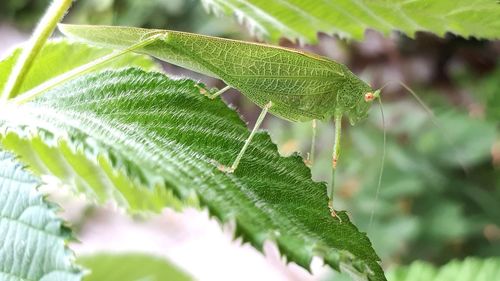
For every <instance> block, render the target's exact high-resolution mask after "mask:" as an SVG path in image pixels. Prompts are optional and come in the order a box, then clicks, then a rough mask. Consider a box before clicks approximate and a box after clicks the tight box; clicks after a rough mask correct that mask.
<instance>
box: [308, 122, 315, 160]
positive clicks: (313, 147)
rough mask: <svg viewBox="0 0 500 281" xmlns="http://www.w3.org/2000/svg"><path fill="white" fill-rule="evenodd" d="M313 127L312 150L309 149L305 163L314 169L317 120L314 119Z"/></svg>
mask: <svg viewBox="0 0 500 281" xmlns="http://www.w3.org/2000/svg"><path fill="white" fill-rule="evenodd" d="M311 127H312V137H311V148H310V149H309V153H308V154H307V159H306V161H305V163H306V165H307V166H308V167H312V165H313V162H314V150H315V143H316V119H313V120H312V121H311Z"/></svg>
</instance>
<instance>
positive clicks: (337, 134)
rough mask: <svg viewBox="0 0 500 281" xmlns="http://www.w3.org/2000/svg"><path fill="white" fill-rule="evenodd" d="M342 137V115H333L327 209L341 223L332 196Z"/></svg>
mask: <svg viewBox="0 0 500 281" xmlns="http://www.w3.org/2000/svg"><path fill="white" fill-rule="evenodd" d="M341 135H342V114H336V115H335V144H334V145H333V153H332V179H331V182H330V190H329V191H330V192H329V194H328V199H329V201H328V208H329V209H330V213H331V215H332V217H336V218H338V219H339V221H340V222H342V219H341V218H340V217H339V216H337V213H336V212H335V209H334V208H333V196H334V190H335V174H336V170H337V164H338V161H339V156H340V137H341Z"/></svg>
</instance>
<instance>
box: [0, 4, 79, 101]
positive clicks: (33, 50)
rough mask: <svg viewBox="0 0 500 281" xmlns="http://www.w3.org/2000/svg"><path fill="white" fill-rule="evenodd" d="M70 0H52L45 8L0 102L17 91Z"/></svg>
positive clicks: (10, 76) (67, 7)
mask: <svg viewBox="0 0 500 281" xmlns="http://www.w3.org/2000/svg"><path fill="white" fill-rule="evenodd" d="M72 2H73V1H72V0H54V1H53V2H52V4H51V5H50V7H49V8H48V9H47V11H46V12H45V15H44V16H43V18H42V19H41V20H40V22H39V23H38V25H37V27H36V29H35V31H34V32H33V35H32V36H31V38H30V40H29V41H28V43H27V44H26V46H25V47H24V48H23V51H22V53H21V55H20V56H19V58H18V60H17V62H16V65H15V66H14V69H13V70H12V72H11V73H10V75H9V79H8V80H7V84H6V85H5V88H4V90H3V92H2V96H1V97H0V102H1V103H4V102H6V101H7V100H8V99H10V98H12V97H13V96H15V95H16V94H17V93H18V91H19V89H20V88H21V85H22V83H23V81H24V79H25V78H26V74H27V73H28V71H29V69H30V68H31V65H32V64H33V61H34V60H35V58H36V56H37V55H38V53H39V52H40V50H41V49H42V47H43V45H44V43H45V41H47V38H48V37H49V36H50V35H51V34H52V32H53V31H54V29H55V27H56V25H57V23H58V22H59V21H60V20H61V19H62V17H63V16H64V14H65V13H66V11H67V10H68V9H69V7H70V6H71V3H72Z"/></svg>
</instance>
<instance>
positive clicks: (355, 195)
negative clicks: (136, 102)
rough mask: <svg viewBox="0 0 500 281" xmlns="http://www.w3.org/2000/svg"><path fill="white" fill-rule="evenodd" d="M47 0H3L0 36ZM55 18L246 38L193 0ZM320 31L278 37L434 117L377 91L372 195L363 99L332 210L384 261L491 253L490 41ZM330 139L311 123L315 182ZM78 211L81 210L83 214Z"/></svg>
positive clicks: (496, 78) (497, 214) (494, 179)
mask: <svg viewBox="0 0 500 281" xmlns="http://www.w3.org/2000/svg"><path fill="white" fill-rule="evenodd" d="M48 3H49V1H48V0H37V1H28V0H2V1H1V2H0V17H1V20H0V31H1V32H2V33H3V34H1V37H2V38H5V37H6V36H9V34H12V32H14V31H13V30H15V34H25V33H26V34H29V32H31V29H32V28H33V26H34V25H35V24H36V22H37V21H38V19H39V17H40V16H41V14H42V13H43V11H44V10H45V8H46V7H47V5H48ZM65 21H66V22H72V23H87V24H113V25H131V26H141V27H151V28H163V29H174V30H183V31H189V32H194V33H202V34H208V35H215V36H222V37H229V38H237V39H243V40H253V38H252V37H251V36H250V34H248V32H246V30H245V29H244V27H242V26H240V25H238V24H237V22H236V21H235V20H234V19H228V18H217V17H215V16H214V15H210V14H208V13H207V12H206V11H205V10H204V9H203V7H202V6H201V4H200V3H199V1H197V0H169V1H163V0H151V1H135V0H115V1H113V0H87V1H77V2H76V3H75V5H74V7H73V8H72V10H71V11H70V13H69V16H68V17H67V18H66V19H65ZM318 36H319V37H320V43H319V44H318V45H315V46H297V45H295V44H294V43H293V42H289V41H286V40H283V41H282V42H281V44H282V45H284V46H292V47H297V48H304V49H306V50H309V51H312V52H315V53H318V54H321V55H325V56H329V57H331V58H333V59H335V60H337V61H339V62H342V63H345V64H347V65H348V66H349V67H350V68H351V69H352V70H353V71H354V72H355V73H356V74H358V75H360V76H361V77H362V78H363V79H364V80H365V81H367V82H369V83H370V84H371V85H372V86H373V87H380V86H382V85H384V84H385V83H386V82H388V81H404V82H405V83H407V84H408V85H409V86H410V87H412V88H413V89H414V90H415V91H416V92H417V93H418V94H419V96H420V97H421V98H422V99H423V100H424V101H425V102H426V103H427V105H428V106H429V107H430V108H431V109H432V110H433V112H434V113H435V115H436V118H435V119H434V120H433V119H432V118H430V117H431V116H430V115H429V114H428V113H427V112H426V111H425V110H424V109H423V108H422V106H420V105H419V104H418V103H417V102H416V101H415V99H414V98H413V97H411V95H410V94H409V93H408V92H407V91H406V90H405V89H404V88H403V87H401V86H399V85H398V84H396V83H393V84H390V85H389V86H388V87H387V88H385V90H384V92H383V94H382V99H383V102H384V113H385V126H386V132H387V147H386V151H387V153H386V162H385V166H384V174H383V178H382V185H381V188H380V193H379V195H378V200H375V198H376V188H377V181H378V176H379V171H380V165H381V158H382V151H383V143H382V137H383V126H382V119H381V114H380V110H379V107H378V106H377V105H375V106H374V107H373V109H372V111H371V112H370V117H369V119H368V120H366V121H365V122H362V123H361V124H358V125H356V126H355V127H351V126H345V128H346V129H345V130H344V135H343V139H342V142H343V143H342V152H341V159H340V162H339V172H338V180H337V183H338V185H337V188H336V196H337V201H336V204H337V205H336V208H337V209H345V210H348V212H349V214H350V216H351V218H352V220H353V221H354V223H355V224H356V225H358V226H359V227H360V228H361V229H362V230H363V231H366V232H368V235H369V237H370V239H371V240H372V242H373V243H374V247H375V249H376V251H377V253H378V254H379V256H380V257H381V258H382V262H383V265H384V266H385V267H390V266H394V265H405V264H409V263H411V262H412V261H415V260H424V261H428V262H431V263H433V264H435V265H441V264H444V263H446V262H448V261H450V260H451V259H454V258H460V259H462V258H465V257H469V256H474V257H491V256H500V207H499V206H500V204H499V203H500V138H499V135H500V134H499V120H500V95H499V94H498V91H499V89H500V65H499V58H500V56H499V55H500V42H488V41H481V40H475V39H468V40H466V39H464V38H461V37H457V36H453V35H451V34H450V35H447V36H446V38H438V37H436V36H434V35H432V34H427V33H418V34H417V35H416V38H415V39H410V38H408V37H405V36H404V35H401V34H397V33H393V34H392V35H391V36H390V37H383V36H382V35H380V34H379V33H377V32H375V31H367V33H366V37H365V40H364V41H363V42H345V41H342V40H340V39H337V38H336V37H332V36H329V35H326V34H319V35H318ZM4 47H7V46H4ZM4 51H5V49H2V50H0V52H4ZM165 69H166V71H167V72H169V73H171V74H172V75H176V76H180V75H184V76H185V75H187V76H190V77H193V78H194V79H199V80H202V81H204V82H205V83H207V84H209V85H211V86H214V87H215V86H216V87H222V86H223V83H221V82H220V81H216V80H213V79H211V78H207V77H203V76H200V75H198V74H194V73H192V72H189V71H186V70H183V69H180V68H178V67H174V66H171V65H165ZM225 99H226V100H227V102H228V103H230V104H232V105H234V106H236V107H237V108H238V110H239V112H240V113H241V114H242V115H243V118H245V120H247V121H248V122H249V126H252V125H253V122H255V119H256V118H257V116H258V113H259V111H260V109H259V108H257V107H256V106H255V105H253V104H252V103H251V102H249V101H248V100H247V99H246V98H245V97H243V96H241V95H239V94H238V93H236V92H235V91H233V93H232V94H229V95H226V97H225ZM435 123H437V125H436V124H435ZM346 125H347V124H346ZM265 128H266V129H267V130H268V131H269V132H270V134H271V135H272V137H273V140H274V141H275V142H276V143H277V144H278V145H279V148H280V151H281V152H282V153H283V154H284V155H288V154H291V153H293V152H296V151H299V152H300V153H302V154H303V155H306V153H307V152H308V151H309V147H310V140H311V125H310V124H307V123H304V124H300V123H298V124H294V123H290V122H286V121H283V120H280V119H278V118H275V117H268V119H267V120H266V121H265ZM332 145H333V124H332V122H328V123H320V124H319V126H318V135H317V143H316V152H317V155H316V161H315V162H314V165H313V168H312V170H313V176H314V178H315V179H316V180H319V181H329V180H330V161H331V151H332ZM372 212H374V220H373V224H372V225H371V226H370V225H369V221H370V215H371V214H372ZM86 219H91V218H86V217H83V218H82V220H83V221H85V220H86ZM80 223H84V222H80Z"/></svg>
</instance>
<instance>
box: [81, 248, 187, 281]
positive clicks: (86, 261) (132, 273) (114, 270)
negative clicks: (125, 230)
mask: <svg viewBox="0 0 500 281" xmlns="http://www.w3.org/2000/svg"><path fill="white" fill-rule="evenodd" d="M78 263H79V264H81V265H83V266H85V267H86V268H87V269H88V270H89V271H90V274H89V275H88V276H85V278H84V280H85V281H103V280H106V281H145V280H147V281H163V280H171V281H189V280H193V278H192V277H190V276H189V275H188V274H186V273H184V272H183V271H182V270H180V269H179V268H177V267H176V266H175V265H173V264H172V263H170V262H169V261H167V260H166V259H164V258H160V257H155V256H151V255H147V254H139V253H126V254H107V253H100V254H96V255H89V256H83V257H78Z"/></svg>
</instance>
